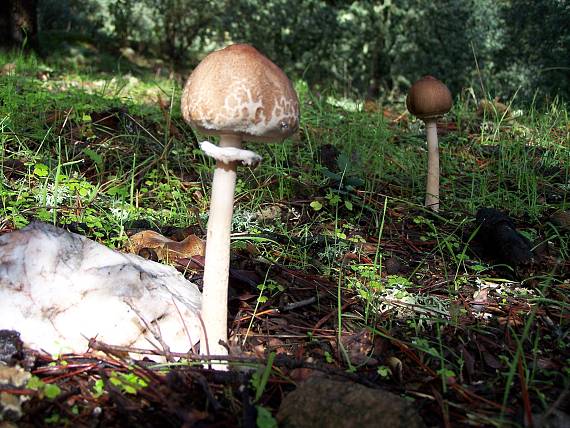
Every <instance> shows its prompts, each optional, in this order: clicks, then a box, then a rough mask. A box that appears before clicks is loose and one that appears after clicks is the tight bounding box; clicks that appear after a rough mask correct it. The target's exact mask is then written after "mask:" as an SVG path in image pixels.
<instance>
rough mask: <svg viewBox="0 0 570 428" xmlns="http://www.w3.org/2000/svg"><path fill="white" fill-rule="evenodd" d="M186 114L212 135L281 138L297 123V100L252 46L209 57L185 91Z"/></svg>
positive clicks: (284, 79) (277, 70)
mask: <svg viewBox="0 0 570 428" xmlns="http://www.w3.org/2000/svg"><path fill="white" fill-rule="evenodd" d="M182 115H183V116H184V119H185V120H186V121H187V122H189V123H190V124H191V125H193V126H194V127H195V128H197V129H198V130H199V131H201V132H203V133H204V134H208V135H221V134H237V135H241V136H242V138H243V139H244V140H251V141H275V140H277V141H281V140H283V139H284V138H286V137H288V136H290V135H291V134H293V133H294V132H295V131H296V130H297V129H298V128H299V100H298V98H297V93H296V92H295V90H294V89H293V86H292V85H291V82H290V81H289V79H288V78H287V76H286V75H285V73H283V71H281V69H280V68H279V67H277V66H276V65H275V64H274V63H273V62H271V61H270V60H269V59H267V58H266V57H265V56H263V55H262V54H261V53H259V52H258V51H257V50H256V49H255V48H253V47H252V46H249V45H240V44H238V45H231V46H228V47H226V48H225V49H221V50H219V51H216V52H213V53H211V54H209V55H208V56H206V58H204V59H203V60H202V62H201V63H200V64H199V65H198V66H197V67H196V68H195V69H194V71H193V72H192V74H191V75H190V77H189V78H188V81H187V82H186V86H185V87H184V92H183V94H182Z"/></svg>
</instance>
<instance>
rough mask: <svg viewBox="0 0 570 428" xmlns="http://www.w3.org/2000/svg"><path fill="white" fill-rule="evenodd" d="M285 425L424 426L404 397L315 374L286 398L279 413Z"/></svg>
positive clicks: (341, 427)
mask: <svg viewBox="0 0 570 428" xmlns="http://www.w3.org/2000/svg"><path fill="white" fill-rule="evenodd" d="M277 421H278V422H279V426H280V427H282V428H315V427H319V428H353V427H358V428H368V427H370V428H382V427H386V428H397V427H405V428H423V427H425V424H424V422H423V421H422V419H421V418H420V416H419V415H418V413H417V412H416V411H415V409H414V408H413V405H412V404H411V403H410V402H408V401H406V400H405V399H403V398H401V397H399V396H397V395H395V394H392V393H390V392H387V391H382V390H378V389H371V388H367V387H365V386H363V385H360V384H357V383H353V382H350V381H345V380H342V381H338V380H330V379H326V378H322V377H315V378H311V379H309V380H307V381H306V382H305V383H303V384H301V385H300V386H298V387H297V389H296V390H295V391H293V392H291V393H290V394H289V395H287V396H286V397H285V399H284V400H283V402H282V403H281V407H280V408H279V411H278V413H277Z"/></svg>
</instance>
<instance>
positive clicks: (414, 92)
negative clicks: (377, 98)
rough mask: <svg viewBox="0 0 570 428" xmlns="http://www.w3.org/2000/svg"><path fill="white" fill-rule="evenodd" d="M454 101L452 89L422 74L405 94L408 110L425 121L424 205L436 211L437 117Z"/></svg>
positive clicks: (437, 208) (437, 173)
mask: <svg viewBox="0 0 570 428" xmlns="http://www.w3.org/2000/svg"><path fill="white" fill-rule="evenodd" d="M452 104H453V100H452V99H451V92H449V89H447V86H445V85H444V84H443V83H442V82H440V81H439V80H437V79H436V78H435V77H432V76H424V77H422V78H421V79H420V80H418V81H417V82H415V83H414V84H413V85H412V87H411V88H410V91H409V92H408V97H407V98H406V106H407V107H408V111H409V112H410V113H411V114H413V115H414V116H416V117H417V118H419V119H421V120H423V121H424V122H425V124H426V133H427V144H428V172H427V185H426V201H425V205H426V207H428V208H431V209H432V210H433V211H436V212H437V211H439V148H438V144H437V125H436V123H437V119H438V118H439V117H442V116H443V115H444V114H445V113H447V112H448V111H449V110H450V109H451V106H452Z"/></svg>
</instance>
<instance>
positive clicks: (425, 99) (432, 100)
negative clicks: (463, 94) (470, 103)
mask: <svg viewBox="0 0 570 428" xmlns="http://www.w3.org/2000/svg"><path fill="white" fill-rule="evenodd" d="M452 104H453V100H452V99H451V92H449V89H447V86H445V85H444V84H443V83H441V82H440V81H439V80H437V79H436V78H435V77H433V76H424V77H422V78H421V79H420V80H418V81H417V82H416V83H414V84H413V85H412V87H411V88H410V90H409V92H408V97H407V98H406V107H408V111H409V112H410V113H412V114H413V115H414V116H416V117H418V118H420V119H422V120H425V119H434V118H436V117H440V116H443V115H444V114H445V113H447V112H448V111H449V110H450V109H451V106H452Z"/></svg>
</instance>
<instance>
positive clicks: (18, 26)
mask: <svg viewBox="0 0 570 428" xmlns="http://www.w3.org/2000/svg"><path fill="white" fill-rule="evenodd" d="M37 33H38V19H37V4H36V0H3V1H2V2H1V4H0V42H1V43H2V45H3V46H8V47H15V46H20V47H23V48H32V49H36V48H37Z"/></svg>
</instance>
